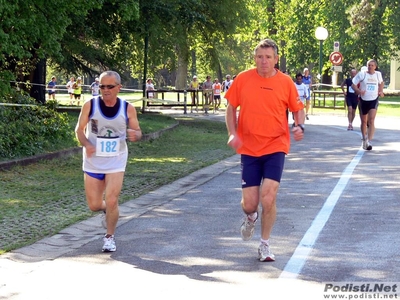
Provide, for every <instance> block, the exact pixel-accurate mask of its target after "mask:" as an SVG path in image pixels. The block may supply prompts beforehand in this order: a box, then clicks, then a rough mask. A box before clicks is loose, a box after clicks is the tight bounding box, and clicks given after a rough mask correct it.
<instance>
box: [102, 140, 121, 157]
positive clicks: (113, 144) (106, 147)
mask: <svg viewBox="0 0 400 300" xmlns="http://www.w3.org/2000/svg"><path fill="white" fill-rule="evenodd" d="M119 141H120V140H119V138H114V139H109V138H99V137H98V138H97V145H96V155H97V156H116V155H118V152H119Z"/></svg>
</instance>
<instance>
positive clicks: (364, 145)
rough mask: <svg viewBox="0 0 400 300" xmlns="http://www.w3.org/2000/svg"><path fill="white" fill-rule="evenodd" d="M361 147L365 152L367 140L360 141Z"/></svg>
mask: <svg viewBox="0 0 400 300" xmlns="http://www.w3.org/2000/svg"><path fill="white" fill-rule="evenodd" d="M362 147H363V149H364V150H367V140H365V139H362Z"/></svg>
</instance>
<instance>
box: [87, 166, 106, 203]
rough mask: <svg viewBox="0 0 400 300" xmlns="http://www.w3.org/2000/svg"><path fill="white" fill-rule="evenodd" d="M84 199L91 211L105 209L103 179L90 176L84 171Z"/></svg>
mask: <svg viewBox="0 0 400 300" xmlns="http://www.w3.org/2000/svg"><path fill="white" fill-rule="evenodd" d="M83 176H84V182H85V192H86V201H87V204H88V207H89V209H90V210H91V211H102V210H105V209H106V203H105V201H104V200H103V193H104V189H105V181H104V180H99V179H97V178H94V177H91V176H89V175H88V174H86V173H84V175H83Z"/></svg>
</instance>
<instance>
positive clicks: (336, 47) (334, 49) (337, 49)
mask: <svg viewBox="0 0 400 300" xmlns="http://www.w3.org/2000/svg"><path fill="white" fill-rule="evenodd" d="M339 47H340V43H339V42H334V43H333V51H335V52H339Z"/></svg>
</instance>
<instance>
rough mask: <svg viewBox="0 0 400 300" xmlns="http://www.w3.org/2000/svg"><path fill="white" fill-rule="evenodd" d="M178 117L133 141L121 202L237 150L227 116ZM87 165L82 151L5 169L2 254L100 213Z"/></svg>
mask: <svg viewBox="0 0 400 300" xmlns="http://www.w3.org/2000/svg"><path fill="white" fill-rule="evenodd" d="M76 117H77V116H76ZM139 121H140V122H141V127H143V128H144V130H145V131H146V132H152V131H153V130H158V129H159V128H164V127H165V124H168V123H169V124H171V123H175V122H176V121H175V120H174V119H172V118H170V117H168V116H162V115H157V114H144V115H139ZM178 121H179V122H180V125H179V126H178V127H175V129H173V130H171V131H167V132H166V133H164V134H163V135H162V136H161V137H160V138H158V139H155V140H149V141H142V142H138V143H129V160H128V165H127V169H126V173H125V180H124V186H123V189H122V193H121V196H120V202H121V203H124V202H126V201H128V200H131V199H134V198H137V197H139V196H140V195H143V194H145V193H148V192H150V191H152V190H155V189H157V188H158V187H160V186H163V185H165V184H168V183H171V182H173V181H175V180H177V179H179V178H182V177H184V176H185V175H188V174H190V173H192V172H194V171H196V170H198V169H201V168H204V167H206V166H208V165H211V164H214V163H216V162H218V161H220V160H223V159H225V158H227V157H230V156H231V155H233V154H234V152H233V151H232V149H230V148H229V147H227V145H226V141H227V136H226V128H225V124H224V123H223V122H216V121H209V120H198V119H193V118H190V117H188V116H182V118H180V119H178ZM75 124H76V120H74V121H71V130H73V127H74V126H75ZM81 165H82V155H80V154H79V155H73V156H69V157H65V158H62V159H54V160H43V161H40V162H37V163H34V164H31V165H28V166H25V167H14V168H12V169H11V170H0V184H1V189H0V211H1V214H0V223H1V224H2V225H3V226H2V228H3V229H2V230H0V234H1V239H0V254H1V253H4V252H6V251H10V250H12V249H16V248H19V247H22V246H24V245H28V244H31V243H34V242H36V241H37V240H39V239H41V238H43V237H46V236H50V235H54V234H55V233H57V232H59V231H60V230H61V229H63V228H65V227H67V226H69V225H71V224H73V223H76V222H78V221H80V220H84V219H87V218H88V217H91V216H93V215H94V213H92V212H91V211H90V210H89V209H88V208H87V205H86V200H85V196H84V188H83V175H82V170H81V168H82V166H81Z"/></svg>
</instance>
